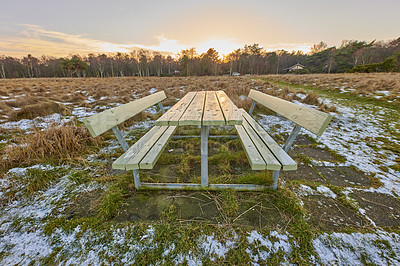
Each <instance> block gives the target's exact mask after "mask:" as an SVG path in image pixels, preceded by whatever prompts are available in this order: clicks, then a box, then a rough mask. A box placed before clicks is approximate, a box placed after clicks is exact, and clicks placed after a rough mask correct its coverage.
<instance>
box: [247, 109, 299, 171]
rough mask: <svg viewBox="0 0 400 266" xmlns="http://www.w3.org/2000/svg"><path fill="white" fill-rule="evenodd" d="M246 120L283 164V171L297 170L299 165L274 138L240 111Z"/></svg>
mask: <svg viewBox="0 0 400 266" xmlns="http://www.w3.org/2000/svg"><path fill="white" fill-rule="evenodd" d="M240 110H241V112H242V115H243V117H244V119H245V120H246V121H247V122H248V124H249V125H250V126H251V127H252V128H253V129H254V131H255V132H257V134H258V136H259V137H260V138H261V139H262V140H263V142H264V143H265V145H266V146H267V147H268V149H269V150H270V151H271V152H272V153H273V154H274V156H275V158H276V159H278V161H279V162H280V163H281V164H282V169H283V170H296V169H297V163H296V162H295V161H294V160H293V159H292V158H290V156H289V155H288V154H287V153H286V152H285V151H284V150H283V149H282V148H281V147H280V146H279V145H278V144H277V143H276V142H275V140H274V139H273V138H271V136H270V135H268V133H267V132H266V131H265V130H264V128H263V127H262V126H260V125H259V124H258V123H257V122H256V121H255V120H254V119H253V118H252V117H251V116H250V115H249V114H248V113H247V112H246V111H245V110H243V109H240Z"/></svg>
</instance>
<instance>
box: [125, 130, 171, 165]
mask: <svg viewBox="0 0 400 266" xmlns="http://www.w3.org/2000/svg"><path fill="white" fill-rule="evenodd" d="M167 129H168V126H160V128H159V129H158V130H157V131H156V133H154V135H153V136H151V138H149V140H148V141H146V143H145V144H144V145H143V147H142V148H141V149H140V151H139V152H138V153H137V154H136V155H135V156H133V157H131V158H130V159H129V160H128V161H127V162H126V163H125V169H126V170H133V169H139V163H140V161H141V160H142V159H143V157H144V156H146V154H147V153H148V152H149V151H150V150H151V148H152V147H153V146H154V144H155V143H156V142H157V141H158V139H159V138H160V137H161V136H162V135H163V134H164V132H165V131H166V130H167Z"/></svg>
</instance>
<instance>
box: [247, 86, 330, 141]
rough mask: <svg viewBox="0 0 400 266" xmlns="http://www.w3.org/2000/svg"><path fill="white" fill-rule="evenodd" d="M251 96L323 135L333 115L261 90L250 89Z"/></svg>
mask: <svg viewBox="0 0 400 266" xmlns="http://www.w3.org/2000/svg"><path fill="white" fill-rule="evenodd" d="M249 97H250V98H251V99H253V100H255V101H256V102H258V103H260V104H262V105H264V106H266V107H268V108H269V109H271V110H273V111H275V112H277V113H278V114H280V115H282V116H284V117H286V118H287V119H289V120H291V121H293V122H295V123H296V124H299V125H300V126H302V127H304V128H306V129H308V130H309V131H311V132H313V133H314V134H316V135H318V136H321V135H322V133H323V132H324V130H325V129H326V127H327V126H328V124H329V122H330V121H331V119H332V116H331V115H329V114H326V113H324V112H321V111H318V110H315V109H311V108H308V107H306V106H303V105H300V104H295V103H291V102H288V101H285V100H282V99H279V98H277V97H273V96H271V95H267V94H264V93H262V92H259V91H255V90H250V93H249Z"/></svg>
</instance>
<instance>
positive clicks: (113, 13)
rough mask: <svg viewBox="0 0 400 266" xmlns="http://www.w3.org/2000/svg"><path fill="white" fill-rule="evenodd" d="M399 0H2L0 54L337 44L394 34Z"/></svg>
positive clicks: (300, 47) (298, 48) (398, 21)
mask: <svg viewBox="0 0 400 266" xmlns="http://www.w3.org/2000/svg"><path fill="white" fill-rule="evenodd" d="M345 4H346V5H345ZM155 5H156V6H157V8H154V6H155ZM344 6H345V8H343V7H344ZM26 7H29V8H26ZM388 7H390V8H388ZM399 8H400V3H399V2H396V1H393V0H383V1H380V2H379V3H376V2H374V1H361V0H353V1H344V0H339V1H336V2H335V3H320V2H319V1H317V0H307V1H302V2H299V1H294V0H288V1H286V2H285V3H283V4H282V3H265V2H263V1H251V2H249V3H246V4H244V3H242V2H240V1H236V0H234V1H225V0H224V1H219V2H218V3H214V2H211V1H208V0H207V1H205V2H202V3H200V4H199V3H194V2H192V1H185V2H183V3H178V2H171V3H169V2H161V1H160V2H157V3H156V4H154V3H143V2H141V3H140V4H138V3H135V2H132V1H125V0H120V1H117V2H115V3H109V2H107V1H104V0H101V1H93V0H91V1H85V2H82V3H81V2H78V1H76V0H72V1H69V2H68V3H64V2H58V3H57V5H55V4H54V1H50V0H43V1H40V2H37V3H35V4H34V5H33V4H32V3H31V2H30V1H28V0H21V1H18V2H7V3H4V4H3V5H2V10H1V11H0V17H1V21H0V55H5V56H13V57H20V58H21V57H24V56H26V55H28V54H31V55H32V56H35V57H40V56H42V55H46V56H55V57H62V56H70V55H74V54H79V55H87V54H90V53H94V54H102V53H105V54H110V53H111V54H112V53H117V52H121V53H129V52H130V51H131V50H132V49H134V48H138V49H148V50H153V51H158V52H162V53H165V54H169V53H170V54H171V55H175V56H176V55H177V54H178V53H179V52H180V51H182V50H184V49H189V48H195V49H196V51H197V52H198V53H199V54H201V53H204V52H206V51H207V50H208V49H209V48H214V49H215V50H216V51H217V52H218V53H219V55H220V56H221V57H222V56H224V55H227V54H229V53H230V52H232V51H234V50H236V49H238V48H243V47H244V45H246V44H247V45H251V44H254V43H257V44H259V45H260V46H261V47H263V48H264V49H265V50H266V51H276V50H286V51H288V52H291V51H302V52H303V53H308V52H309V51H310V48H311V47H312V45H313V44H317V43H319V42H320V41H323V42H325V43H327V45H328V47H333V46H336V47H337V46H339V45H340V43H341V41H342V40H359V41H366V42H370V41H373V40H382V41H386V40H391V39H396V38H398V36H399V35H400V33H399V31H398V27H397V25H399V24H400V18H399V17H398V16H397V14H396V12H397V10H398V9H399ZM327 10H329V12H327Z"/></svg>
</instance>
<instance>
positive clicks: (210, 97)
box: [203, 91, 226, 126]
mask: <svg viewBox="0 0 400 266" xmlns="http://www.w3.org/2000/svg"><path fill="white" fill-rule="evenodd" d="M203 125H204V126H218V125H226V122H225V118H224V115H223V114H222V110H221V106H220V105H219V102H218V99H217V95H216V94H215V91H207V94H206V103H205V105H204V114H203Z"/></svg>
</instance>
